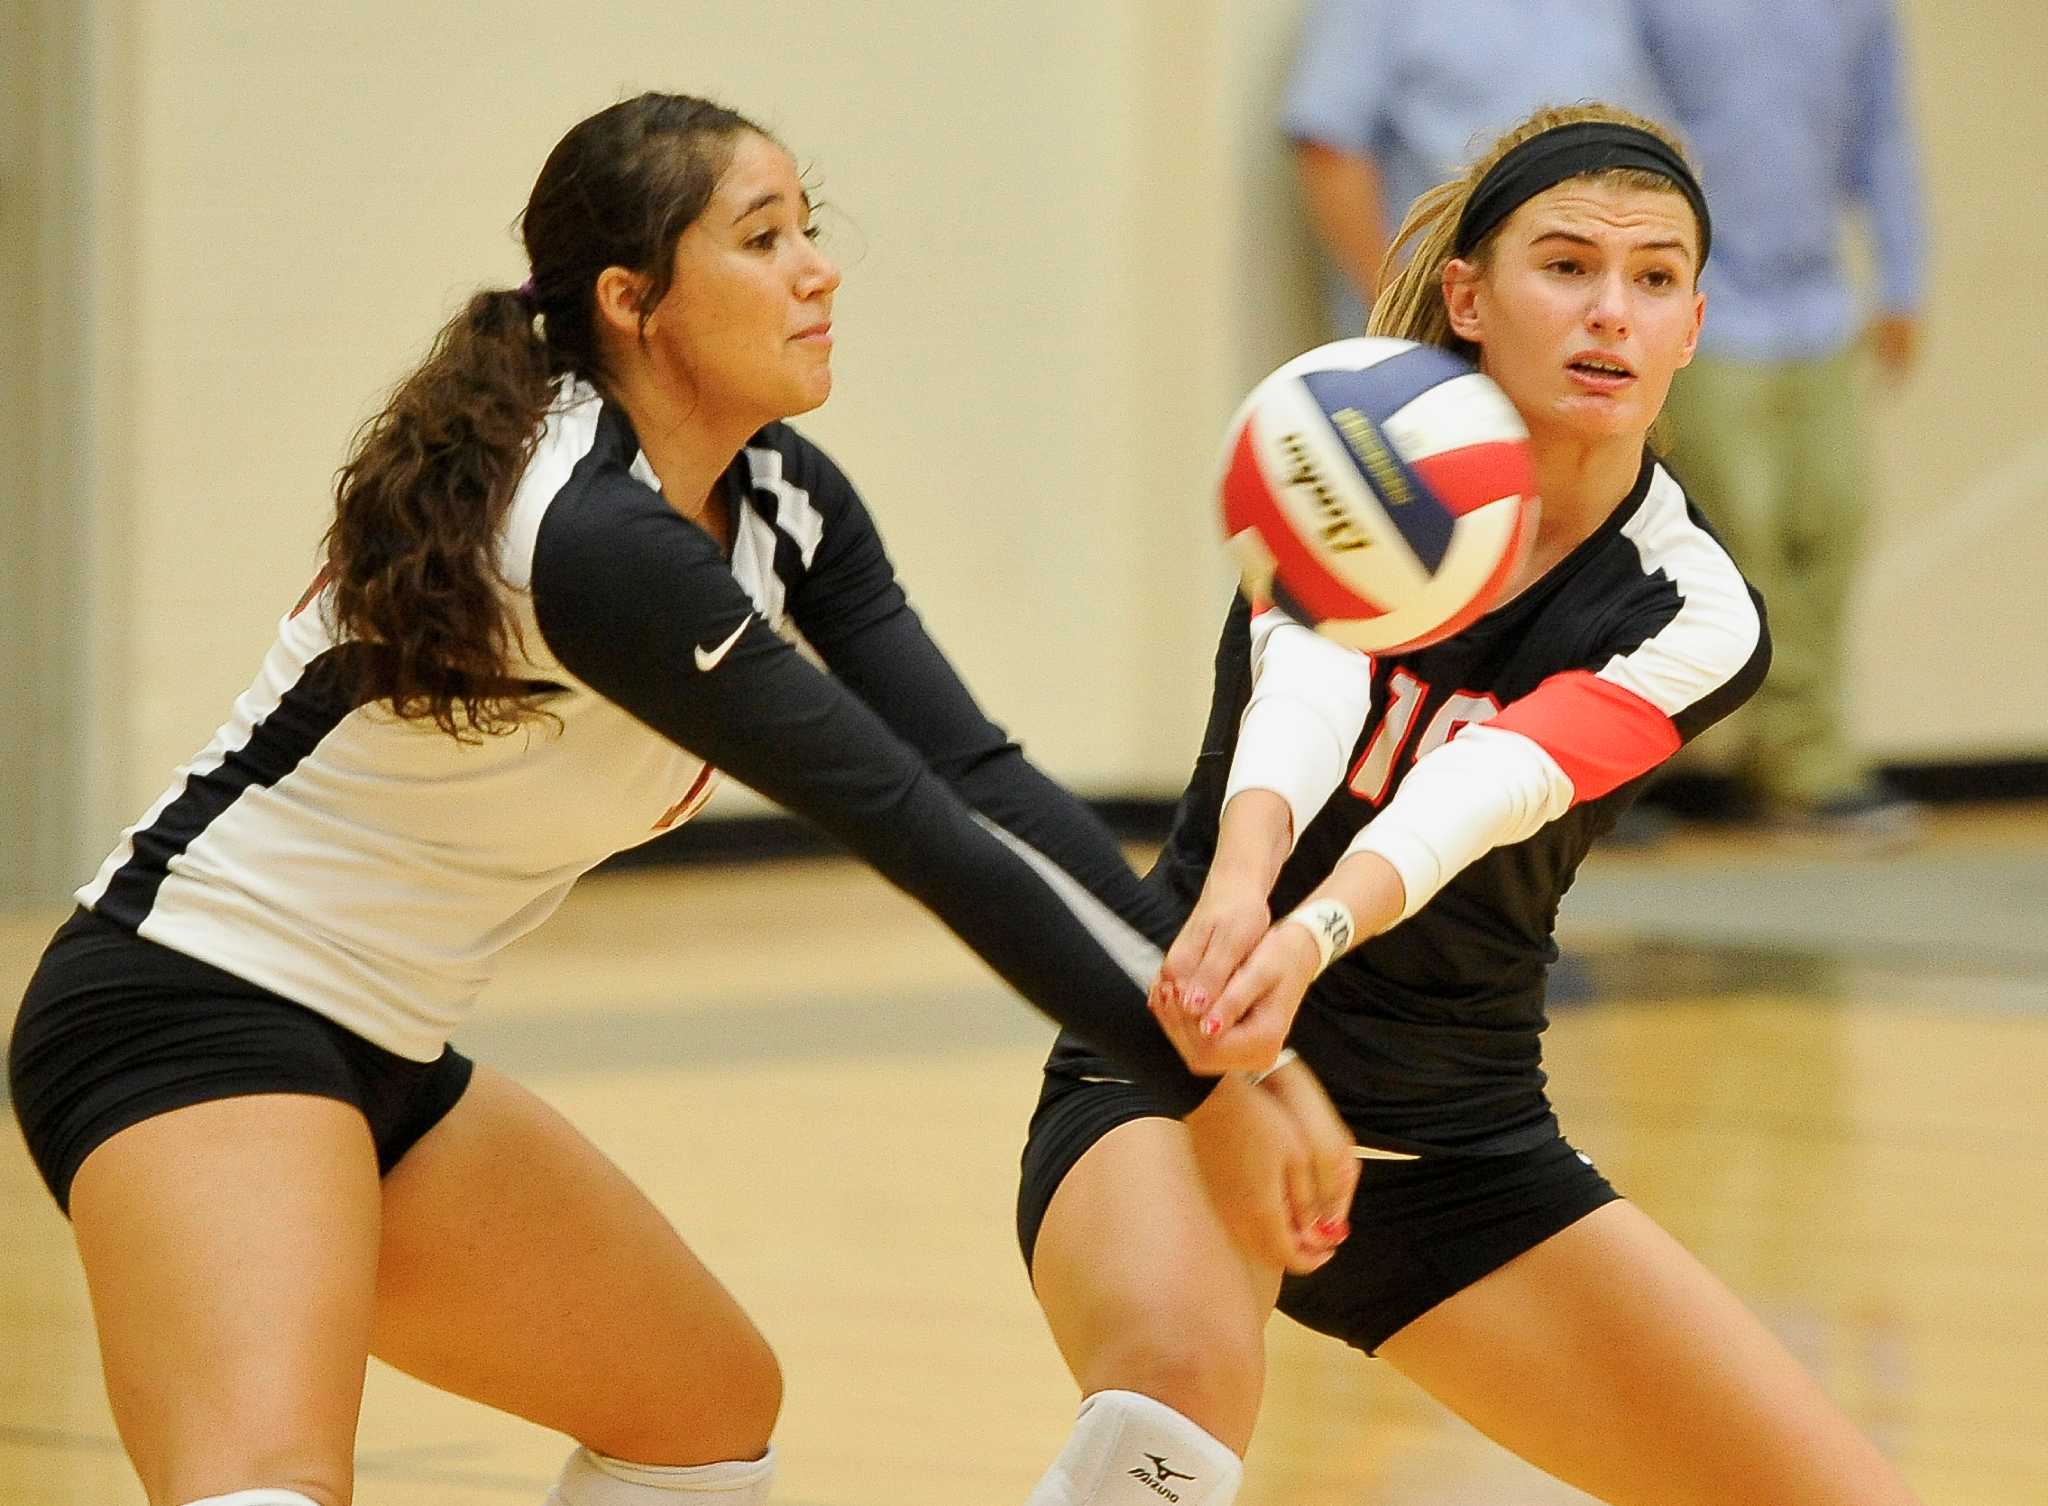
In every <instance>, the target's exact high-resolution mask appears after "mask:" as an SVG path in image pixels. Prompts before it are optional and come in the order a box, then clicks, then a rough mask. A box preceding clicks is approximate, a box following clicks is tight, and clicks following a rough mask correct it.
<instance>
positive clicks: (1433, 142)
mask: <svg viewBox="0 0 2048 1506" xmlns="http://www.w3.org/2000/svg"><path fill="white" fill-rule="evenodd" d="M1583 99H1602V100H1607V101H1610V102H1612V103H1614V104H1619V105H1625V106H1627V107H1629V108H1630V109H1634V110H1638V111H1640V112H1642V113H1644V114H1646V115H1652V116H1654V115H1658V114H1660V113H1661V109H1662V101H1661V100H1660V99H1659V97H1658V94H1657V90H1656V84H1655V81H1654V77H1653V75H1652V73H1651V71H1650V68H1649V63H1648V60H1647V59H1646V58H1645V57H1644V56H1643V53H1642V49H1641V45H1640V43H1639V41H1638V39H1637V36H1636V31H1635V24H1634V19H1633V17H1632V16H1631V14H1630V10H1629V5H1628V0H1465V3H1463V4H1459V5H1455V6H1452V5H1442V4H1433V3H1430V0H1316V3H1315V4H1314V5H1313V6H1312V7H1311V8H1310V10H1309V13H1308V17H1307V20H1306V22H1305V24H1304V27H1303V30H1302V34H1301V41H1300V44H1299V48H1298V51H1297V54H1296V60H1295V65H1294V73H1293V77H1292V79H1291V81H1290V83H1289V85H1288V89H1287V96H1286V100H1285V104H1284V106H1283V109H1282V116H1281V128H1282V129H1283V130H1284V131H1285V132H1286V134H1287V136H1288V138H1289V139H1290V140H1291V141H1292V142H1293V143H1294V155H1295V164H1296V168H1297V171H1298V172H1299V174H1300V177H1301V186H1302V193H1303V196H1304V198H1305V200H1306V201H1307V207H1308V212H1309V217H1310V220H1311V223H1312V225H1313V227H1314V230H1315V233H1316V237H1317V239H1318V240H1319V241H1320V242H1321V244H1322V247H1323V249H1324V251H1325V252H1326V253H1327V265H1326V268H1325V272H1326V284H1325V297H1326V301H1327V305H1328V309H1329V322H1330V328H1331V330H1332V332H1333V334H1334V335H1338V336H1342V335H1355V334H1358V333H1359V332H1360V331H1361V330H1363V329H1364V328H1365V311H1366V308H1367V306H1368V305H1369V304H1370V303H1371V302H1372V298H1373V293H1374V291H1375V289H1376V288H1377V286H1378V284H1379V280H1380V264H1381V262H1382V261H1383V260H1384V259H1385V256H1386V252H1387V247H1388V245H1389V243H1390V242H1391V241H1392V239H1393V235H1394V231H1395V230H1396V229H1397V228H1398V227H1399V225H1400V223H1401V220H1402V218H1403V217H1404V216H1405V215H1406V214H1407V212H1408V206H1409V205H1410V204H1412V203H1414V201H1415V200H1416V199H1417V198H1418V197H1419V196H1420V195H1421V194H1422V193H1423V192H1424V191H1425V190H1426V189H1429V188H1433V187H1435V186H1436V185H1437V184H1439V183H1441V182H1443V181H1445V180H1446V179H1447V178H1450V177H1453V176H1455V175H1456V172H1457V170H1458V169H1459V168H1460V167H1461V166H1463V165H1464V163H1465V162H1466V160H1467V159H1468V158H1470V157H1471V155H1472V153H1473V152H1475V151H1477V150H1478V149H1479V148H1480V147H1481V146H1483V145H1484V144H1485V143H1486V142H1488V141H1491V140H1492V139H1493V138H1494V137H1495V136H1497V135H1499V134H1500V133H1501V132H1502V131H1504V130H1506V129H1507V128H1508V127H1509V126H1510V125H1512V124H1514V123H1515V122H1516V121H1517V120H1520V119H1521V118H1522V117H1524V116H1525V115H1527V114H1529V112H1530V111H1532V110H1534V109H1535V108H1536V107H1537V106H1539V105H1545V104H1552V105H1559V104H1569V103H1572V102H1573V101H1575V100H1583Z"/></svg>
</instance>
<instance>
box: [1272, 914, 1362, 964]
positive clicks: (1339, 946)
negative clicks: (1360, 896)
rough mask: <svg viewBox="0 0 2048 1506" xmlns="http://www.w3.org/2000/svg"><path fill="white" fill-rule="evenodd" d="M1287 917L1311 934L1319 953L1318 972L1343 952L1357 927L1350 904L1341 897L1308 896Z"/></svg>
mask: <svg viewBox="0 0 2048 1506" xmlns="http://www.w3.org/2000/svg"><path fill="white" fill-rule="evenodd" d="M1287 918H1288V919H1289V920H1291V921H1293V922H1294V923H1295V924H1296V925H1298V926H1300V927H1302V928H1303V929H1304V930H1306V931H1307V932H1308V933H1309V935H1310V936H1312V937H1314V938H1315V943H1316V950H1317V951H1318V952H1320V953H1321V954H1322V959H1321V960H1320V961H1319V962H1317V963H1316V971H1317V972H1318V973H1320V972H1322V970H1323V969H1324V968H1326V967H1328V966H1329V965H1330V964H1331V963H1332V962H1334V961H1336V960H1337V958H1338V957H1340V956H1342V955H1343V953H1344V950H1345V948H1346V947H1348V946H1350V945H1351V938H1352V935H1353V934H1354V933H1355V932H1356V931H1357V930H1358V923H1357V922H1356V921H1354V920H1353V919H1352V918H1351V907H1350V906H1349V905H1347V904H1345V903H1344V901H1343V900H1341V899H1327V898H1326V899H1312V900H1310V901H1309V902H1308V903H1307V904H1305V905H1302V906H1301V907H1300V908H1299V909H1297V910H1295V911H1293V912H1292V913H1291V914H1289V915H1288V917H1287Z"/></svg>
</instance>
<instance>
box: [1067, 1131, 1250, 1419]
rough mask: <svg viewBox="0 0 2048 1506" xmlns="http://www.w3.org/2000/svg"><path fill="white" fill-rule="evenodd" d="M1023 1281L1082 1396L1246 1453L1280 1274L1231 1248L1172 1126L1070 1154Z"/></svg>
mask: <svg viewBox="0 0 2048 1506" xmlns="http://www.w3.org/2000/svg"><path fill="white" fill-rule="evenodd" d="M1031 1274H1032V1285H1033V1287H1034V1288H1035V1289H1036V1291H1037V1293H1038V1301H1039V1305H1040V1306H1041V1307H1043V1308H1044V1309H1045V1315H1046V1321H1047V1323H1048V1324H1049V1325H1050V1326H1051V1329H1052V1334H1053V1339H1054V1342H1055V1343H1057V1344H1058V1345H1059V1349H1060V1353H1061V1354H1062V1355H1063V1356H1064V1357H1065V1359H1066V1362H1067V1368H1068V1369H1069V1370H1071V1371H1072V1372H1073V1375H1074V1378H1075V1380H1076V1381H1077V1382H1079V1384H1080V1387H1081V1390H1082V1392H1083V1394H1088V1393H1092V1392H1095V1391H1102V1390H1110V1389H1115V1390H1123V1391H1138V1392H1142V1393H1143V1394H1145V1395H1147V1396H1150V1397H1152V1398H1154V1399H1155V1400H1158V1401H1162V1402H1164V1403H1166V1404H1167V1405H1168V1406H1170V1407H1172V1408H1174V1409H1175V1410H1176V1411H1178V1412H1180V1413H1181V1414H1182V1415H1183V1416H1186V1417H1189V1418H1191V1419H1193V1420H1194V1421H1195V1422H1196V1423H1198V1424H1200V1425H1201V1426H1202V1427H1203V1428H1205V1429H1206V1430H1207V1431H1208V1432H1210V1433H1211V1434H1213V1435H1214V1436H1215V1437H1217V1438H1220V1439H1222V1440H1223V1441H1224V1442H1225V1443H1226V1444H1228V1445H1229V1446H1230V1447H1232V1448H1233V1449H1235V1450H1237V1451H1238V1452H1239V1453H1240V1454H1241V1453H1243V1452H1244V1449H1245V1446H1246V1445H1247V1444H1248V1443H1249V1442H1250V1440H1251V1433H1252V1425H1253V1423H1254V1422H1255V1421H1256V1419H1257V1416H1258V1407H1259V1397H1260V1393H1261V1391H1262V1390H1263V1388H1264V1385H1265V1344H1264V1332H1265V1325H1266V1319H1267V1317H1268V1315H1269V1314H1270V1313H1271V1312H1272V1310H1273V1299H1274V1296H1275V1295H1276V1293H1277V1292H1278V1290H1279V1285H1280V1273H1279V1272H1278V1271H1277V1270H1270V1269H1266V1268H1263V1267H1259V1266H1256V1265H1254V1264H1252V1263H1251V1262H1249V1261H1247V1260H1246V1259H1245V1257H1244V1256H1243V1255H1242V1253H1240V1251H1239V1250H1238V1248H1237V1247H1236V1245H1235V1244H1234V1243H1233V1242H1232V1241H1231V1239H1230V1236H1229V1234H1228V1233H1227V1232H1226V1231H1225V1229H1224V1227H1223V1224H1222V1222H1221V1220H1219V1219H1218V1218H1217V1217H1216V1214H1215V1212H1214V1210H1213V1209H1212V1208H1211V1207H1210V1205H1209V1199H1208V1194H1207V1193H1206V1192H1205V1190H1204V1188H1203V1184H1202V1180H1201V1174H1200V1171H1199V1170H1198V1169H1197V1167H1196V1165H1195V1159H1194V1153H1193V1151H1192V1150H1191V1148H1190V1147H1189V1144H1188V1135H1187V1130H1186V1129H1185V1128H1184V1127H1183V1126H1182V1125H1181V1123H1180V1122H1179V1121H1178V1120H1174V1119H1159V1118H1144V1119H1133V1120H1130V1121H1128V1122H1126V1123H1123V1124H1120V1125H1118V1126H1117V1127H1116V1128H1114V1129H1111V1130H1110V1131H1109V1132H1108V1133H1107V1134H1105V1135H1103V1137H1102V1138H1101V1139H1099V1140H1097V1141H1096V1142H1095V1143H1094V1145H1092V1146H1091V1147H1090V1148H1089V1149H1088V1150H1087V1151H1086V1152H1085V1153H1084V1154H1083V1155H1082V1156H1081V1158H1080V1160H1079V1161H1077V1162H1076V1163H1075V1164H1074V1166H1073V1168H1072V1169H1071V1170H1070V1171H1069V1172H1068V1173H1067V1174H1066V1176H1065V1177H1064V1178H1063V1179H1062V1180H1061V1182H1060V1186H1059V1189H1058V1191H1056V1192H1055V1193H1054V1194H1053V1196H1052V1201H1051V1203H1050V1205H1049V1206H1048V1207H1047V1209H1046V1214H1045V1219H1044V1222H1043V1223H1042V1224H1041V1225H1040V1227H1039V1231H1038V1238H1037V1242H1036V1244H1035V1246H1034V1248H1033V1253H1032V1266H1031Z"/></svg>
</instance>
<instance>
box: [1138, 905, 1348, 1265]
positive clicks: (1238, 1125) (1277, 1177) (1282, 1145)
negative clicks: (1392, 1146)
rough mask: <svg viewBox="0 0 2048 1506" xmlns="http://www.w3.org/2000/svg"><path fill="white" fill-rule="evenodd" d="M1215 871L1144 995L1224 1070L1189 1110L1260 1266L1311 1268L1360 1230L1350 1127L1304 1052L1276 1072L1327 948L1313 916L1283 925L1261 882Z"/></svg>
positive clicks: (1206, 1060) (1188, 1057)
mask: <svg viewBox="0 0 2048 1506" xmlns="http://www.w3.org/2000/svg"><path fill="white" fill-rule="evenodd" d="M1213 878H1214V876H1213V875H1212V882H1211V883H1210V884H1209V885H1207V886H1205V888H1204V890H1203V893H1202V897H1201V900H1200V901H1199V902H1198V903H1197V904H1196V906H1195V910H1194V913H1193V914H1192V915H1191V916H1189V918H1188V922H1187V924H1186V925H1185V926H1183V927H1182V928H1181V931H1180V934H1179V936H1178V937H1176V938H1175V940H1174V943H1173V945H1172V947H1171V948H1170V949H1169V950H1168V951H1167V954H1166V958H1165V961H1164V962H1163V963H1162V965H1161V967H1160V970H1159V976H1158V978H1157V979H1156V980H1154V982H1153V985H1152V988H1151V991H1150V993H1149V994H1148V996H1147V999H1146V1003H1147V1005H1148V1006H1149V1007H1150V1008H1151V1010H1152V1015H1153V1018H1155V1019H1156V1020H1158V1021H1159V1024H1160V1027H1161V1028H1162V1029H1163V1030H1165V1032H1166V1034H1167V1036H1168V1037H1169V1038H1170V1039H1171V1040H1172V1041H1173V1043H1174V1046H1175V1047H1176V1048H1177V1049H1178V1050H1179V1052H1180V1054H1181V1056H1182V1058H1183V1059H1184V1060H1185V1061H1186V1062H1187V1064H1188V1066H1189V1067H1190V1068H1192V1069H1193V1070H1195V1071H1197V1072H1202V1073H1207V1074H1217V1073H1221V1074H1222V1081H1221V1082H1220V1083H1219V1084H1218V1085H1217V1087H1216V1089H1215V1091H1214V1092H1212V1093H1211V1094H1210V1095H1209V1097H1208V1098H1207V1099H1206V1100H1204V1101H1203V1103H1202V1105H1201V1106H1200V1107H1199V1108H1197V1109H1195V1110H1194V1112H1193V1113H1191V1114H1189V1115H1188V1117H1187V1126H1188V1130H1189V1132H1190V1134H1191V1136H1192V1138H1193V1142H1194V1152H1195V1159H1196V1162H1197V1164H1198V1165H1199V1167H1200V1169H1201V1173H1202V1178H1203V1181H1204V1182H1205V1183H1206V1184H1207V1186H1208V1189H1209V1196H1210V1200H1211V1202H1212V1203H1213V1204H1214V1205H1215V1207H1216V1211H1217V1213H1218V1215H1219V1216H1220V1217H1221V1218H1222V1220H1223V1222H1224V1225H1225V1226H1226V1227H1227V1228H1228V1229H1229V1231H1230V1233H1231V1235H1232V1237H1233V1238H1234V1239H1235V1240H1236V1241H1237V1243H1238V1244H1239V1245H1240V1246H1242V1247H1243V1248H1244V1249H1245V1250H1246V1252H1247V1253H1249V1254H1250V1255H1252V1256H1253V1257H1254V1258H1256V1259H1258V1260H1259V1261H1260V1262H1261V1263H1262V1264H1265V1265H1268V1266H1277V1267H1280V1268H1282V1269H1285V1270H1287V1271H1291V1272H1293V1273H1295V1274H1297V1275H1305V1274H1307V1273H1308V1272H1310V1271H1313V1270H1316V1269H1317V1268H1318V1267H1320V1266H1322V1265H1324V1264H1325V1263H1327V1262H1328V1261H1329V1259H1330V1258H1331V1256H1333V1255H1334V1254H1335V1253H1336V1250H1337V1246H1338V1245H1339V1244H1341V1243H1342V1242H1343V1241H1344V1239H1345V1237H1346V1236H1347V1235H1348V1234H1349V1233H1350V1214H1351V1196H1352V1192H1353V1190H1354V1189H1355V1187H1356V1186H1357V1182H1358V1159H1357V1156H1356V1155H1355V1153H1354V1152H1353V1149H1352V1135H1351V1131H1350V1129H1349V1128H1348V1127H1347V1126H1346V1125H1345V1123H1344V1121H1343V1119H1342V1118H1340V1117H1339V1115H1338V1113H1337V1110H1336V1108H1335V1106H1334V1105H1333V1104H1332V1103H1331V1102H1330V1097H1329V1095H1328V1094H1327V1093H1326V1092H1324V1091H1323V1086H1322V1084H1321V1083H1320V1082H1319V1081H1318V1080H1317V1079H1316V1076H1315V1074H1314V1073H1313V1072H1311V1071H1310V1070H1309V1069H1308V1066H1307V1065H1306V1064H1305V1063H1303V1062H1300V1061H1294V1060H1290V1061H1288V1062H1287V1063H1286V1064H1285V1065H1283V1066H1281V1067H1280V1068H1279V1069H1278V1070H1277V1071H1271V1070H1269V1069H1271V1068H1272V1067H1273V1064H1274V1062H1275V1060H1276V1059H1277V1058H1278V1057H1279V1054H1280V1051H1281V1048H1282V1047H1283V1045H1284V1044H1285V1043H1286V1040H1287V1032H1288V1029H1289V1027H1290V1026H1291V1025H1292V1024H1293V1022H1294V1014H1295V1010H1296V1009H1297V1008H1299V1007H1300V1004H1301V999H1302V995H1303V994H1304V993H1306V992H1307V990H1308V986H1309V983H1310V982H1311V981H1312V980H1313V979H1314V977H1315V975H1316V970H1317V967H1318V966H1319V964H1320V962H1321V954H1320V952H1319V950H1318V948H1317V945H1316V942H1315V939H1314V938H1313V937H1312V936H1311V935H1310V934H1309V933H1308V931H1307V930H1306V929H1305V928H1303V927H1302V926H1300V925H1296V924H1291V923H1289V922H1286V921H1282V922H1281V923H1280V924H1278V925H1274V924H1273V923H1272V918H1271V914H1270V912H1269V911H1268V909H1267V905H1266V896H1265V893H1264V891H1263V890H1262V889H1259V888H1258V887H1256V886H1244V887H1239V888H1232V887H1230V886H1227V885H1219V884H1217V883H1215V882H1214V881H1213ZM1258 1073H1266V1074H1267V1075H1265V1076H1263V1077H1255V1076H1254V1075H1253V1074H1258Z"/></svg>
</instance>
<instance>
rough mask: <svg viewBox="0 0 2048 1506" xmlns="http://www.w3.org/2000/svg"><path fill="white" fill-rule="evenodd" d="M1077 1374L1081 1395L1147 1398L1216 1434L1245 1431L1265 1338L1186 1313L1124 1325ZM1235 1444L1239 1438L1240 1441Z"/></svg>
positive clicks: (1262, 1372)
mask: <svg viewBox="0 0 2048 1506" xmlns="http://www.w3.org/2000/svg"><path fill="white" fill-rule="evenodd" d="M1086 1369H1087V1373H1086V1374H1084V1375H1083V1376H1081V1377H1080V1381H1081V1388H1082V1390H1083V1391H1095V1390H1104V1389H1110V1388H1115V1389H1120V1390H1126V1391H1137V1392H1141V1393H1143V1394H1144V1395H1146V1396H1150V1397H1154V1398H1156V1399H1157V1400H1159V1401H1161V1402H1164V1403H1165V1404H1166V1405H1167V1406H1170V1407H1172V1408H1173V1409H1174V1410H1175V1411H1177V1412H1181V1413H1183V1414H1185V1415H1186V1416H1188V1417H1191V1418H1194V1419H1195V1420H1196V1421H1197V1422H1199V1423H1201V1425H1202V1426H1204V1427H1206V1428H1208V1429H1209V1431H1211V1432H1212V1433H1215V1434H1216V1435H1217V1436H1218V1437H1221V1438H1224V1439H1226V1440H1228V1439H1236V1438H1237V1437H1238V1435H1239V1433H1240V1432H1242V1433H1244V1434H1247V1435H1248V1434H1249V1433H1250V1429H1251V1419H1253V1418H1254V1417H1256V1415H1257V1413H1258V1407H1259V1393H1260V1391H1261V1389H1262V1388H1263V1387H1264V1385H1265V1379H1266V1349H1265V1338H1264V1335H1263V1334H1262V1333H1261V1332H1260V1331H1259V1329H1258V1328H1257V1327H1256V1326H1255V1325H1253V1324H1250V1323H1247V1322H1236V1321H1232V1320H1230V1319H1227V1318H1223V1317H1219V1316H1215V1315H1204V1314H1196V1313H1193V1312H1189V1311H1174V1312H1170V1313H1161V1314H1159V1315H1157V1316H1156V1317H1153V1316H1148V1317H1147V1318H1145V1319H1144V1320H1142V1321H1138V1322H1133V1323H1129V1324H1126V1325H1124V1327H1123V1328H1122V1330H1121V1331H1120V1332H1119V1333H1118V1334H1117V1336H1116V1337H1115V1339H1114V1340H1112V1341H1111V1342H1110V1343H1109V1344H1107V1345H1105V1346H1103V1347H1102V1348H1101V1349H1099V1350H1098V1351H1097V1353H1096V1354H1095V1355H1094V1357H1093V1359H1092V1361H1091V1363H1090V1364H1089V1365H1088V1366H1087V1367H1086ZM1241 1442H1242V1440H1240V1443H1241Z"/></svg>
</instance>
